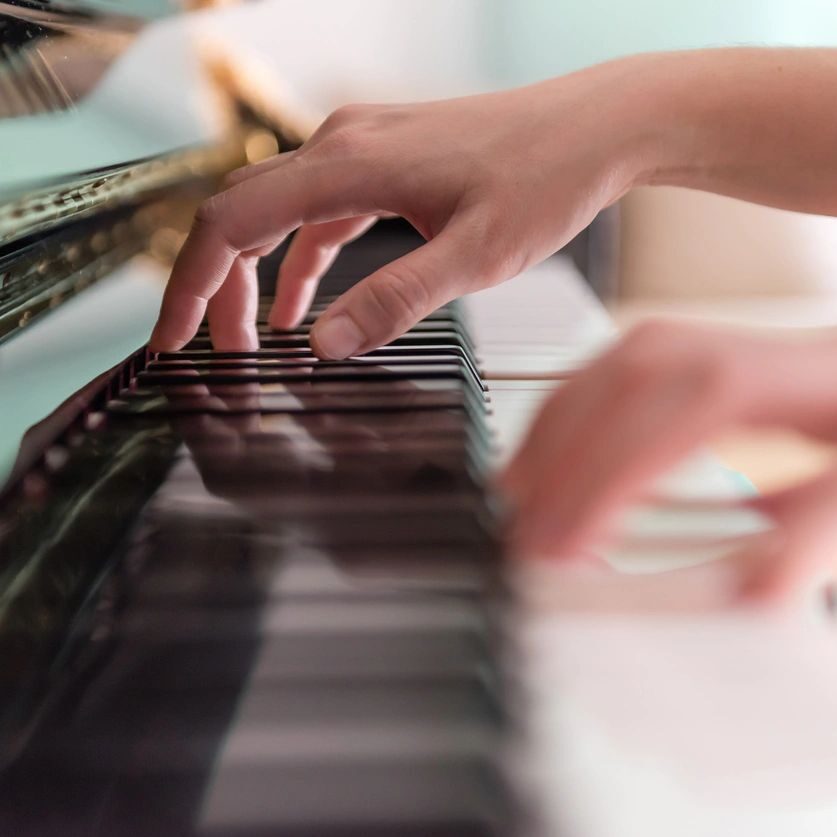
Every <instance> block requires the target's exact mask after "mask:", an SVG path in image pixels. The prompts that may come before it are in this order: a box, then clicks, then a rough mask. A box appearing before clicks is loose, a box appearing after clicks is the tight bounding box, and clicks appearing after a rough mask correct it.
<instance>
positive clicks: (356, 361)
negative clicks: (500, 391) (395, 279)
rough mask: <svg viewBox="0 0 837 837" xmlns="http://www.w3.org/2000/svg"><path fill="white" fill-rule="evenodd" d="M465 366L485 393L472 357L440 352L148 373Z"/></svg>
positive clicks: (217, 364)
mask: <svg viewBox="0 0 837 837" xmlns="http://www.w3.org/2000/svg"><path fill="white" fill-rule="evenodd" d="M450 363H454V364H457V365H458V364H462V365H464V366H465V367H466V368H467V370H468V372H469V373H470V376H471V377H472V378H473V380H474V383H475V384H476V385H477V386H478V387H479V388H480V389H482V390H486V389H487V385H486V384H485V382H484V381H483V379H482V376H481V375H480V373H479V371H478V370H477V369H476V367H474V365H473V364H472V362H471V360H470V358H469V357H468V356H467V355H466V354H465V352H464V351H462V350H461V349H460V350H457V351H451V350H446V351H441V352H438V353H430V352H427V353H414V354H413V355H412V356H398V355H395V354H391V355H389V356H383V357H369V356H365V357H356V358H349V359H347V360H318V359H316V358H313V357H300V356H298V355H296V356H295V355H291V356H289V357H260V356H258V355H255V356H253V355H251V356H249V357H237V358H230V357H216V356H214V354H210V355H208V356H207V357H203V358H197V359H194V358H192V359H190V358H178V359H164V360H163V359H161V360H154V361H152V362H151V363H149V364H148V366H147V367H146V370H145V371H147V372H160V371H163V372H174V371H187V370H191V369H196V370H199V371H202V370H211V371H220V370H225V371H226V370H236V371H238V370H277V371H282V370H285V369H297V368H298V369H310V370H319V371H326V370H330V371H335V370H342V369H355V368H363V367H370V366H372V367H375V366H380V367H386V368H393V369H394V368H402V367H410V366H431V365H433V366H438V365H445V364H450Z"/></svg>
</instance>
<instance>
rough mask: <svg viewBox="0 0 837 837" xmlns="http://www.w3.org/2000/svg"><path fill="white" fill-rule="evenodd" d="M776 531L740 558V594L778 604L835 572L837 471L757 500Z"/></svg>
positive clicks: (836, 571)
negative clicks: (772, 522) (773, 523)
mask: <svg viewBox="0 0 837 837" xmlns="http://www.w3.org/2000/svg"><path fill="white" fill-rule="evenodd" d="M754 505H755V506H756V508H759V509H762V510H764V511H766V512H767V513H768V514H769V515H770V516H771V518H772V519H773V521H774V522H775V524H776V529H775V531H774V532H773V533H771V534H770V535H769V536H768V538H767V539H765V541H764V542H763V543H761V544H759V548H758V549H757V550H754V551H752V552H750V553H748V554H745V555H743V556H741V557H740V558H739V563H740V565H741V567H742V580H741V585H740V595H741V597H742V598H743V599H745V600H753V601H759V602H769V603H774V602H781V601H786V600H789V599H791V598H793V597H794V596H795V595H796V594H798V593H801V592H803V591H804V590H806V589H807V588H809V587H810V586H811V585H815V584H817V583H823V582H825V581H826V580H828V579H829V578H832V579H833V577H834V576H835V574H837V557H835V556H837V515H835V514H834V509H835V506H836V505H837V469H832V470H829V471H827V472H826V473H824V474H821V475H819V476H818V477H816V478H815V479H812V480H809V481H807V482H805V483H803V484H801V485H797V486H794V487H793V488H790V489H787V490H785V491H781V492H778V493H776V494H773V495H768V496H766V497H763V498H759V500H757V501H756V503H755V504H754Z"/></svg>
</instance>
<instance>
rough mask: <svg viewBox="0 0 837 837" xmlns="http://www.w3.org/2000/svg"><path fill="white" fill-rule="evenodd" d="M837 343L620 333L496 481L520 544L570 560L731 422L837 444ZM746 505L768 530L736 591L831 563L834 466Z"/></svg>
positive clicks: (552, 405) (760, 591)
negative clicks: (768, 523)
mask: <svg viewBox="0 0 837 837" xmlns="http://www.w3.org/2000/svg"><path fill="white" fill-rule="evenodd" d="M835 369H837V341H835V340H834V339H833V338H831V339H828V340H822V339H819V340H816V341H809V342H796V343H788V342H785V341H780V340H776V339H768V338H765V337H756V336H752V335H743V334H740V335H739V334H735V333H728V332H723V331H715V330H711V329H708V328H705V327H696V326H687V325H683V324H675V323H671V324H663V323H651V324H647V325H643V326H641V327H639V328H637V329H635V330H634V331H633V332H631V333H630V334H628V336H627V337H625V338H624V339H623V340H622V341H621V342H620V343H619V344H618V345H616V346H615V347H614V348H612V349H611V350H610V351H608V352H607V353H606V354H605V355H603V356H602V357H601V358H599V359H598V360H597V361H595V362H594V363H593V364H592V365H591V366H589V367H588V368H587V369H586V370H584V371H583V372H581V373H580V374H579V375H578V376H577V377H575V378H574V379H572V380H571V381H570V382H569V383H567V384H566V385H564V386H562V387H561V388H560V389H559V390H558V391H557V392H556V393H555V394H554V395H553V396H552V397H551V398H550V399H549V401H548V402H547V403H546V405H545V406H544V408H543V409H542V411H541V413H540V415H539V416H538V418H537V419H536V421H535V422H534V424H533V426H532V427H531V429H530V431H529V433H528V437H527V438H526V440H525V441H524V443H523V445H522V446H521V448H520V450H519V451H518V452H517V454H516V456H515V458H514V459H513V461H512V462H511V464H510V465H509V466H508V468H507V470H506V471H505V473H504V474H503V475H502V476H501V478H500V485H501V488H502V489H504V490H505V492H506V493H507V494H508V496H509V499H510V500H511V504H512V507H514V508H516V509H517V515H516V519H515V521H514V524H513V528H512V532H511V544H512V549H513V551H514V552H515V553H516V554H521V555H529V556H545V557H555V558H561V557H571V556H573V555H576V554H579V553H580V552H581V551H582V550H584V549H585V548H586V547H588V546H590V545H591V544H593V543H594V542H596V541H598V540H600V539H602V538H604V537H606V536H607V535H608V534H609V530H610V529H611V528H612V525H613V522H614V519H615V517H616V516H617V514H618V513H619V512H620V511H622V510H624V509H625V507H626V506H627V504H628V503H629V502H630V501H632V500H635V499H637V498H638V497H639V496H640V495H641V494H643V492H648V490H649V484H650V483H651V481H652V480H653V479H654V478H656V477H658V476H660V475H661V473H662V472H663V471H665V470H667V469H668V468H670V467H671V466H673V465H674V464H676V462H677V461H678V460H680V459H682V458H683V457H685V456H686V455H687V454H688V453H689V452H690V451H692V450H693V449H694V448H696V447H697V446H699V445H701V444H703V443H705V442H708V441H710V440H711V439H713V438H714V437H715V436H717V435H718V434H719V433H721V432H722V431H725V430H729V429H730V428H732V427H735V426H741V425H747V426H774V427H775V426H782V427H787V428H791V429H793V430H796V431H799V432H801V433H804V434H807V435H809V436H812V437H815V438H817V439H821V440H827V441H829V442H837V384H835ZM751 503H752V504H753V505H755V506H756V507H758V508H759V509H761V510H762V511H764V512H765V513H766V514H767V515H768V516H770V517H772V518H773V520H774V522H775V524H776V529H775V530H774V534H772V535H771V536H770V538H769V543H764V542H762V544H761V547H760V549H759V555H754V556H742V558H744V559H748V560H743V561H742V563H741V567H742V571H743V572H744V573H745V577H744V578H742V594H750V595H753V596H755V597H761V598H771V597H776V596H783V595H785V594H787V593H789V592H790V591H792V590H794V589H796V588H797V587H798V586H799V585H800V584H801V583H802V582H803V581H805V580H806V579H808V578H809V577H811V576H814V575H817V574H818V573H820V572H822V571H823V570H830V569H834V570H837V466H835V467H833V468H831V469H829V470H826V471H825V472H824V473H822V474H820V475H818V476H817V477H815V478H814V479H812V480H810V481H808V482H805V483H802V484H800V485H797V486H793V487H791V488H789V489H786V490H784V491H782V492H779V493H777V494H774V495H769V496H764V497H757V498H754V499H753V500H752V501H751Z"/></svg>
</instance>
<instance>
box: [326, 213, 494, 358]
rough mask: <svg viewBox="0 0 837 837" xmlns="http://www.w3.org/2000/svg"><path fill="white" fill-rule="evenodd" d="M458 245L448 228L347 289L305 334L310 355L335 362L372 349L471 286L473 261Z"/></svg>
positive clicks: (473, 269) (475, 261) (475, 257)
mask: <svg viewBox="0 0 837 837" xmlns="http://www.w3.org/2000/svg"><path fill="white" fill-rule="evenodd" d="M462 245H463V242H462V240H461V238H460V237H459V236H458V235H456V234H455V232H454V231H453V230H452V229H450V228H448V229H446V230H444V231H443V232H441V233H440V234H439V235H438V236H436V238H433V239H431V240H430V241H428V242H427V243H426V244H423V245H422V246H421V247H419V248H418V249H416V250H414V251H413V252H411V253H408V254H407V255H405V256H402V257H401V258H400V259H396V260H395V261H393V262H390V263H389V264H388V265H385V266H384V267H382V268H381V269H380V270H377V271H375V273H373V274H372V275H371V276H368V277H367V278H366V279H364V280H363V281H362V282H359V283H358V284H357V285H355V286H354V287H353V288H351V289H350V290H348V291H347V292H346V293H345V294H343V295H342V296H341V297H340V298H339V299H338V300H336V301H335V302H334V303H333V304H332V305H331V306H330V307H329V308H328V310H327V311H325V312H324V313H323V314H322V316H321V317H320V318H319V319H318V320H317V322H316V324H315V325H314V327H313V329H312V330H311V347H312V348H313V350H314V352H315V353H316V355H317V356H318V357H320V358H323V359H324V360H339V359H342V358H345V357H348V356H349V355H357V354H363V353H364V352H368V351H370V350H372V349H376V348H378V347H379V346H382V345H383V344H385V343H388V342H389V341H390V340H393V339H395V338H396V337H399V336H400V335H402V334H403V333H404V332H405V331H408V330H409V329H410V328H412V327H413V326H414V325H415V324H416V323H417V322H418V321H419V320H420V319H422V317H425V316H427V315H428V314H430V313H431V312H432V311H435V310H436V309H437V308H438V307H439V306H441V305H444V304H445V303H446V302H449V301H450V300H451V299H453V298H455V297H456V296H459V295H460V294H461V293H463V292H465V290H466V289H468V288H470V287H473V283H472V282H470V281H469V277H470V276H471V275H473V274H474V273H475V272H476V270H478V268H477V264H476V263H477V262H478V261H479V259H478V257H477V255H476V253H470V254H469V253H467V252H464V251H465V250H467V248H466V247H463V246H462Z"/></svg>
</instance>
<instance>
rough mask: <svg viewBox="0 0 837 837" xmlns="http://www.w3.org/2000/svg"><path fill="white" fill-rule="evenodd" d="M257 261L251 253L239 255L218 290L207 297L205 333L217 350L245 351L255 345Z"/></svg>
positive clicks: (257, 340)
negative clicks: (207, 322)
mask: <svg viewBox="0 0 837 837" xmlns="http://www.w3.org/2000/svg"><path fill="white" fill-rule="evenodd" d="M257 263H258V259H257V258H256V257H255V256H245V255H241V256H239V257H238V258H237V259H236V260H235V261H234V262H233V265H232V267H231V268H230V272H229V274H228V275H227V278H226V280H225V281H224V284H223V285H222V286H221V289H220V290H219V291H218V292H217V293H216V294H215V296H213V297H212V298H211V299H210V300H209V304H208V306H207V317H208V319H209V336H210V338H211V339H212V346H213V348H214V349H216V350H217V351H222V352H223V351H242V352H246V351H253V350H255V349H258V348H259V336H258V332H257V331H256V315H257V313H258V307H259V285H258V277H257V276H256V265H257Z"/></svg>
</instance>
